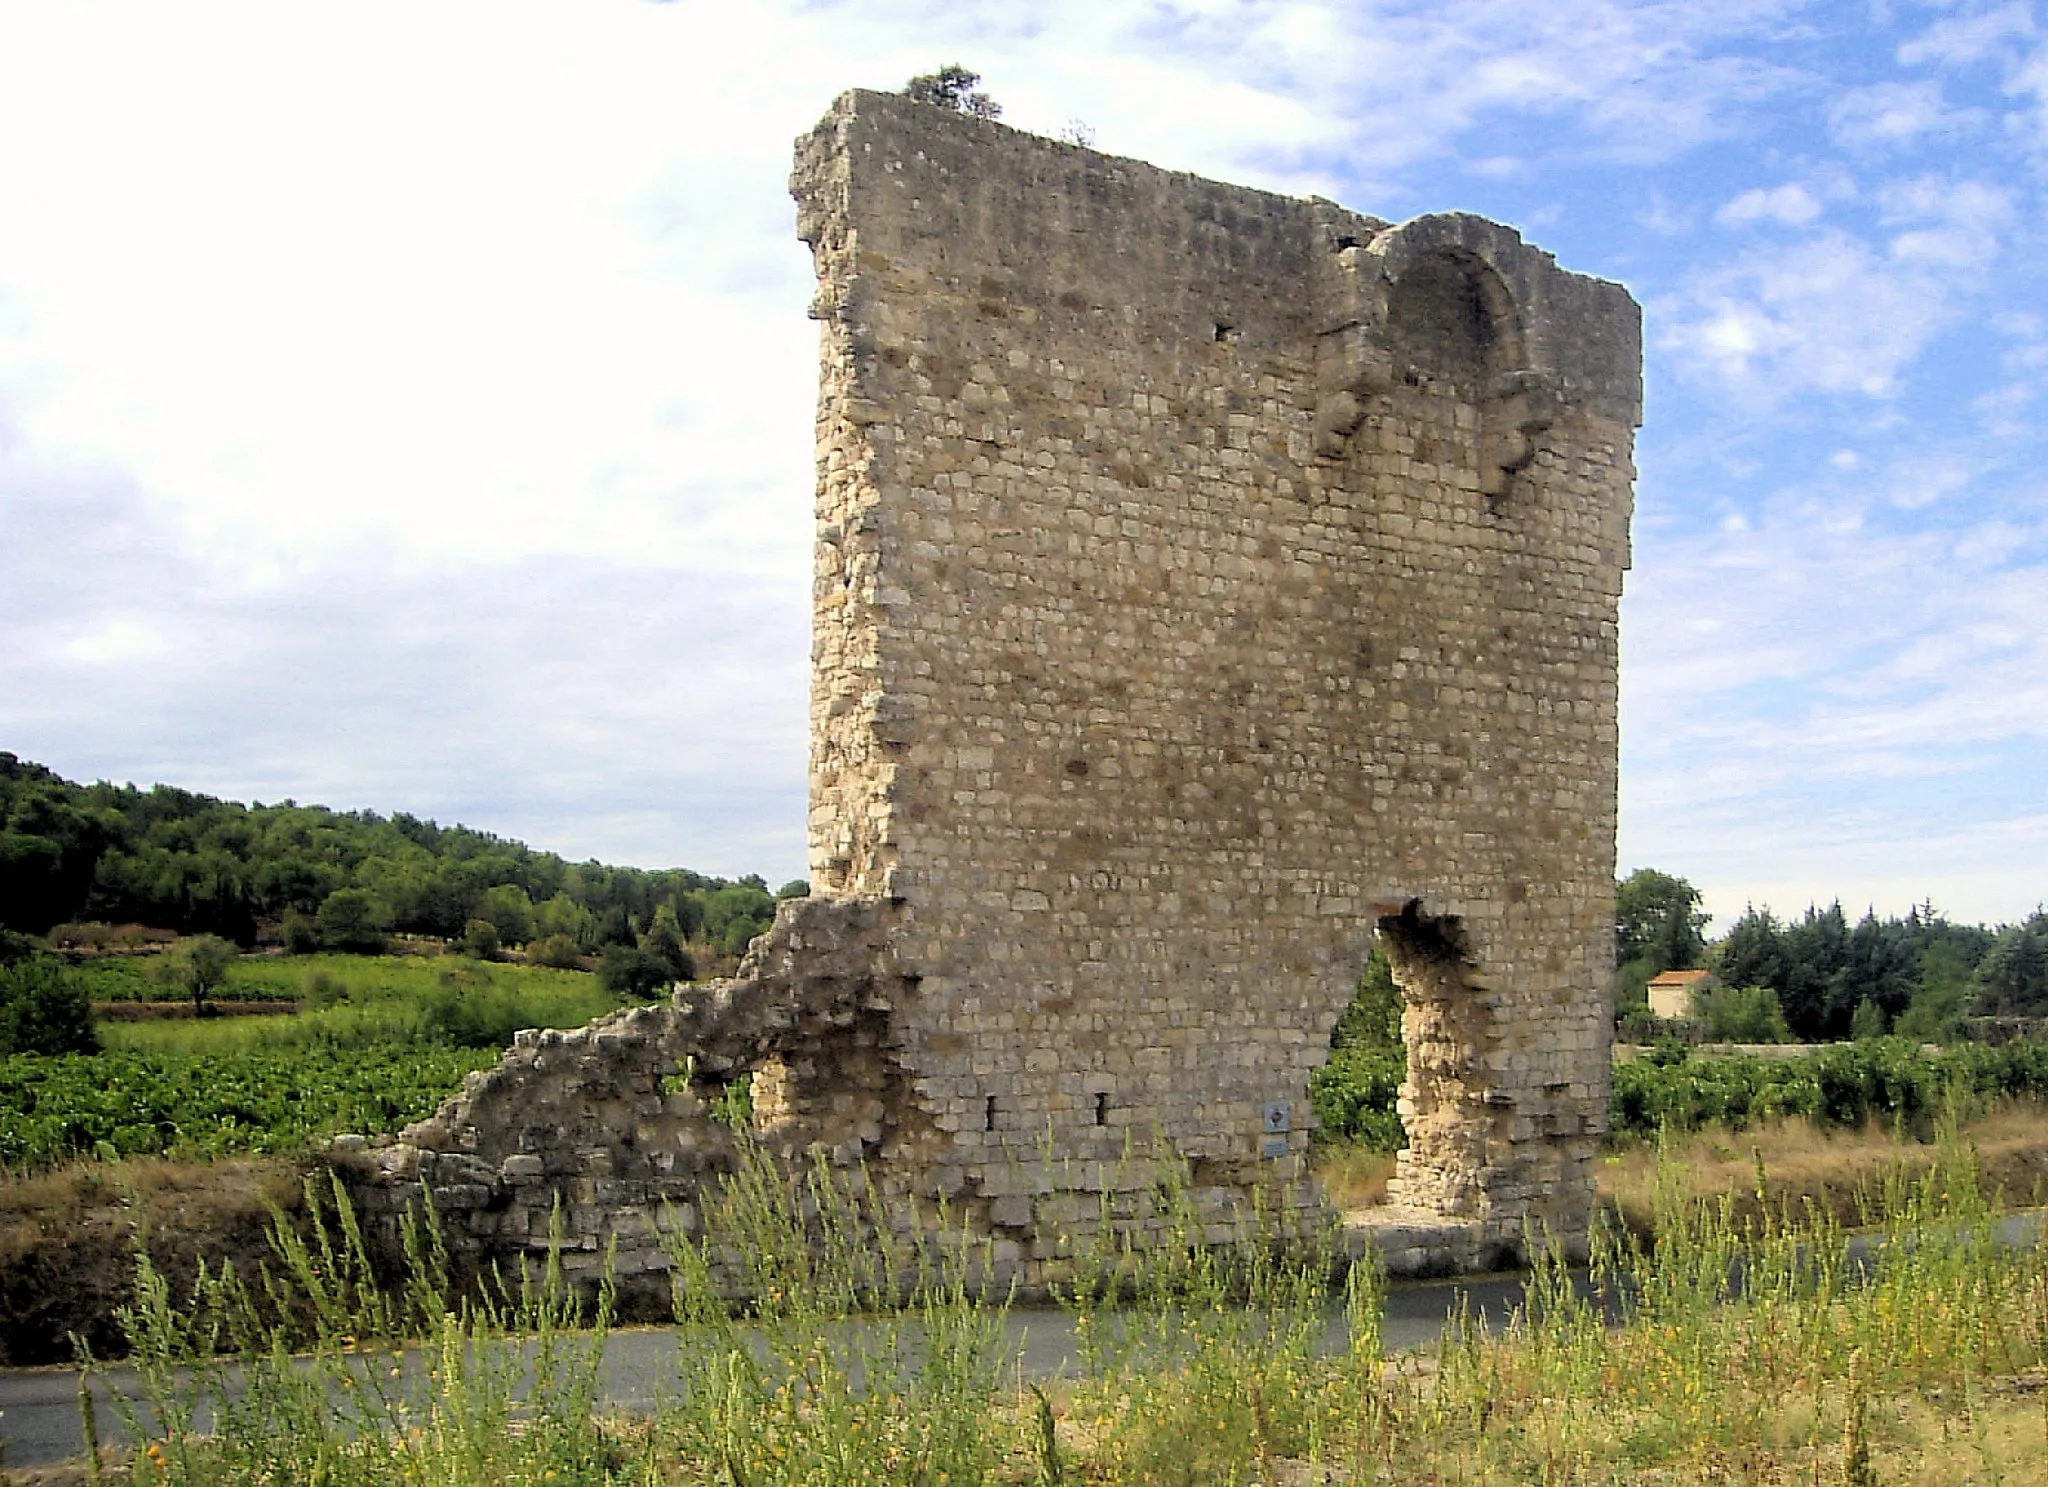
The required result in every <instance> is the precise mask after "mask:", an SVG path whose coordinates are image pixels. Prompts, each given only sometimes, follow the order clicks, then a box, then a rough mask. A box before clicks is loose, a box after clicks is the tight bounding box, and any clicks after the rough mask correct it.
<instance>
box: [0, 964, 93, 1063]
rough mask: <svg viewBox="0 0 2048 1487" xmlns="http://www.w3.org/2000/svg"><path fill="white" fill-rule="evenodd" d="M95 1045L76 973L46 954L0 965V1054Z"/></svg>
mask: <svg viewBox="0 0 2048 1487" xmlns="http://www.w3.org/2000/svg"><path fill="white" fill-rule="evenodd" d="M99 1046H100V1040H99V1034H98V1033H97V1032H95V1031H94V1030H93V1023H92V1002H91V1000H90V998H89V997H88V995H87V993H86V989H85V985H84V983H83V982H82V981H81V980H80V978H79V977H77V976H75V975H72V974H71V973H70V972H68V971H66V970H64V968H63V967H62V966H60V965H59V964H58V963H57V962H56V961H55V960H54V959H52V958H51V957H49V956H46V955H35V956H27V957H24V958H22V959H20V960H16V961H14V962H12V963H10V964H0V1056H4V1055H7V1054H16V1053H39V1054H66V1053H95V1052H97V1051H98V1050H99Z"/></svg>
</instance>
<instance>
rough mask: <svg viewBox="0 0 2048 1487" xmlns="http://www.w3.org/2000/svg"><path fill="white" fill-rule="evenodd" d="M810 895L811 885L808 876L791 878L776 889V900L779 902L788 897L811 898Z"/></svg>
mask: <svg viewBox="0 0 2048 1487" xmlns="http://www.w3.org/2000/svg"><path fill="white" fill-rule="evenodd" d="M810 896H811V885H810V880H809V879H807V878H791V879H790V880H789V881H788V882H787V883H784V884H783V885H782V886H781V887H780V888H778V889H776V890H775V901H776V902H777V903H781V902H782V901H783V900H784V899H786V898H809V897H810Z"/></svg>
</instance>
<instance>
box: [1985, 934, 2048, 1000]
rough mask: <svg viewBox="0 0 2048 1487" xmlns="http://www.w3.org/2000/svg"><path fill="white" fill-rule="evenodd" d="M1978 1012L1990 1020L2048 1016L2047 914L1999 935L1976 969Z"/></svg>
mask: <svg viewBox="0 0 2048 1487" xmlns="http://www.w3.org/2000/svg"><path fill="white" fill-rule="evenodd" d="M1977 1008H1978V1010H1979V1011H1980V1012H1981V1013H1983V1014H1984V1015H1986V1016H1989V1017H2041V1016H2044V1015H2048V913H2044V912H2043V911H2042V910H2040V909H2036V910H2035V911H2034V913H2033V915H2032V917H2030V918H2029V919H2028V920H2027V922H2026V923H2024V924H2015V925H2011V926H2009V927H2008V928H2006V929H2003V930H2001V931H1999V935H1998V939H1997V940H1996V941H1995V942H1994V943H1993V944H1992V946H1991V948H1990V950H1988V951H1987V952H1986V953H1985V956H1984V959H1983V962H1982V964H1980V965H1979V966H1978V968H1977Z"/></svg>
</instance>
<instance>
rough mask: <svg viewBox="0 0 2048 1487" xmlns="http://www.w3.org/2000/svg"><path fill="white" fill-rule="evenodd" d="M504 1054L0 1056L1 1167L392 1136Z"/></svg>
mask: <svg viewBox="0 0 2048 1487" xmlns="http://www.w3.org/2000/svg"><path fill="white" fill-rule="evenodd" d="M498 1056H499V1055H498V1051H497V1050H496V1049H477V1048H453V1047H436V1046H433V1045H430V1044H404V1045H396V1046H390V1047H385V1048H374V1047H371V1048H360V1047H359V1048H336V1047H325V1048H322V1047H308V1048H295V1049H262V1048H256V1049H233V1050H225V1051H218V1052H208V1053H203V1054H200V1053H165V1052H135V1051H126V1050H115V1051H112V1052H107V1053H100V1054H67V1055H62V1056H58V1057H45V1056H43V1055H39V1054H17V1055H14V1056H11V1057H8V1058H0V1167H5V1168H8V1169H10V1170H13V1171H29V1170H36V1169H40V1168H45V1167H49V1166H53V1165H55V1164H57V1163H59V1162H64V1161H68V1160H72V1159H75V1158H80V1157H102V1158H104V1157H114V1156H122V1157H127V1156H146V1155H156V1154H160V1153H163V1154H170V1155H174V1156H187V1157H214V1156H228V1155H235V1154H240V1153H264V1152H290V1151H297V1150H301V1149H304V1148H305V1147H308V1146H310V1145H312V1144H313V1143H315V1142H317V1141H319V1140H321V1139H322V1138H324V1137H327V1136H331V1135H333V1134H334V1133H336V1132H337V1131H364V1132H372V1131H393V1130H397V1129H398V1128H399V1127H400V1126H403V1125H405V1124H406V1123H407V1122H409V1121H413V1120H418V1119H419V1118H421V1117H422V1116H425V1115H427V1114H429V1113H431V1112H432V1111H433V1109H434V1108H435V1107H436V1106H437V1105H439V1104H440V1102H441V1101H442V1100H444V1099H446V1098H447V1097H448V1096H449V1095H451V1094H453V1093H454V1092H455V1091H456V1089H457V1088H459V1087H460V1086H461V1083H462V1076H463V1075H464V1074H466V1073H468V1072H469V1071H470V1070H471V1069H480V1068H484V1067H486V1066H488V1065H490V1064H494V1063H496V1062H497V1061H498Z"/></svg>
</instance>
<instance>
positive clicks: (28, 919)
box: [0, 753, 773, 953]
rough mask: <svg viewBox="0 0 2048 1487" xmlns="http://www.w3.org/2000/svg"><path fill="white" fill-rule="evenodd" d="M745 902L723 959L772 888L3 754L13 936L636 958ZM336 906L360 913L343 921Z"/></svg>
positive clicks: (725, 925) (0, 860)
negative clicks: (532, 946) (471, 929)
mask: <svg viewBox="0 0 2048 1487" xmlns="http://www.w3.org/2000/svg"><path fill="white" fill-rule="evenodd" d="M732 889H739V890H741V891H740V893H739V894H738V896H737V898H728V900H727V901H726V902H725V903H724V904H723V906H722V907H721V909H720V912H719V922H718V924H717V925H716V926H715V929H716V931H717V933H715V934H714V935H713V936H711V938H712V942H713V944H714V946H716V947H718V948H720V949H721V950H723V949H724V948H725V947H726V946H727V945H728V944H729V943H736V945H737V949H739V950H743V949H744V948H745V942H746V940H747V939H749V938H751V937H752V935H754V934H758V933H760V931H761V929H763V928H765V927H766V926H767V922H768V920H769V919H770V918H771V917H772V915H773V899H772V898H770V896H769V894H768V892H767V885H766V884H765V883H763V882H762V881H761V880H760V879H759V878H743V879H741V880H740V881H739V882H738V883H736V884H735V883H728V882H727V881H725V880H724V879H721V878H712V877H706V876H704V875H703V874H701V873H693V872H690V871H687V870H686V869H681V868H677V869H671V870H664V871H659V872H644V871H641V870H639V869H636V868H619V867H607V866H605V865H604V864H602V863H597V862H587V863H569V862H565V861H563V860H562V859H561V858H560V857H558V856H556V855H555V854H553V853H551V852H536V851H533V850H532V849H530V848H528V847H526V846H525V845H524V844H522V843H520V842H516V841H507V840H505V839H504V838H502V837H497V836H492V835H490V834H489V833H487V832H480V831H472V830H470V829H469V828H467V827H462V826H452V827H443V826H440V825H437V824H436V823H435V822H432V821H423V820H420V819H419V818H418V817H415V816H409V815H405V814H403V813H400V814H397V815H393V816H389V817H386V816H380V815H378V814H377V813H376V812H374V811H345V812H344V811H331V810H328V809H326V808H325V807H322V806H301V805H298V804H296V803H294V802H291V801H286V802H284V803H282V804H279V805H263V804H261V803H258V804H254V805H243V804H240V803H238V802H234V801H222V800H216V799H214V798H212V797H211V796H206V795H199V794H195V793H193V792H191V791H188V790H179V789H176V788H174V787H172V786H168V785H158V786H154V787H152V788H151V789H148V790H139V789H137V788H135V787H134V786H132V785H110V784H104V783H102V784H96V785H77V784H73V783H71V782H70V781H67V780H64V779H62V778H60V777H59V776H57V775H55V774H53V773H51V772H50V771H49V770H47V769H45V768H43V767H42V766H41V765H38V764H33V763H29V762H27V761H24V760H21V759H18V758H16V757H15V756H14V755H12V754H8V753H0V929H13V930H19V931H23V932H26V933H31V934H41V933H43V932H44V931H46V930H48V929H49V928H50V927H51V926H52V925H54V924H58V923H61V922H64V921H67V920H69V921H88V920H90V921H108V922H115V923H139V924H148V925H154V926H158V927H161V928H164V929H172V930H177V931H179V932H181V933H184V934H215V935H219V936H221V937H223V938H225V939H229V940H233V941H234V942H235V943H237V944H240V945H249V944H252V943H254V941H255V938H256V932H257V927H258V925H259V924H261V923H275V922H283V923H284V924H285V925H286V926H287V928H286V933H287V935H288V940H287V944H288V947H289V948H291V949H292V950H294V951H295V952H299V953H303V952H305V951H308V950H311V949H313V948H315V946H314V945H313V943H312V941H311V939H310V938H309V937H308V935H307V933H306V921H308V920H311V921H313V922H314V925H315V926H317V929H316V932H317V933H319V934H320V935H321V937H322V938H323V940H324V942H325V943H326V945H327V947H328V948H329V949H346V950H358V951H365V952H373V951H375V950H376V949H378V948H379V947H380V946H381V944H382V939H383V935H384V933H385V932H388V931H396V932H399V933H403V934H418V935H432V936H437V937H440V938H444V939H451V940H452V939H455V938H458V937H459V936H461V935H462V933H463V931H464V929H465V927H466V926H467V924H468V923H469V921H470V920H472V919H487V920H489V921H490V922H491V923H492V925H493V926H494V927H495V928H496V929H497V931H498V938H499V941H500V943H501V944H505V945H517V944H524V943H527V942H529V941H531V940H532V939H533V938H535V937H546V936H551V935H557V934H561V935H567V936H569V937H570V938H571V939H572V940H574V941H575V943H576V945H577V947H578V949H579V950H581V951H583V952H585V953H588V952H592V951H595V950H597V949H598V948H599V947H600V946H602V945H604V944H607V943H611V942H618V943H624V944H631V943H633V941H634V938H635V935H636V932H637V931H638V930H639V929H640V928H642V927H645V926H648V925H651V924H652V923H653V922H654V917H655V914H656V912H657V910H658V909H659V908H661V907H662V906H664V905H666V906H668V907H669V908H670V909H671V911H672V912H673V913H674V915H675V919H676V932H677V934H678V935H679V937H680V938H682V939H684V940H686V941H688V940H696V939H698V938H700V934H701V933H702V931H703V930H704V926H705V923H706V919H707V905H708V903H709V900H710V899H712V898H713V897H714V896H717V895H719V894H721V893H724V892H726V891H727V890H732ZM337 893H342V894H347V895H350V897H347V898H344V899H343V901H342V903H341V904H340V905H338V906H336V907H334V908H329V907H328V903H329V900H330V899H332V898H333V897H334V895H336V894H337ZM358 894H361V895H367V899H364V898H358V897H355V895H358ZM764 905H765V907H764ZM323 914H324V916H325V917H324V918H322V917H321V916H322V915H323ZM736 919H744V920H745V921H746V926H747V927H740V926H738V925H736V924H735V923H734V921H735V920H736ZM731 953H737V950H734V951H732V952H731Z"/></svg>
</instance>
